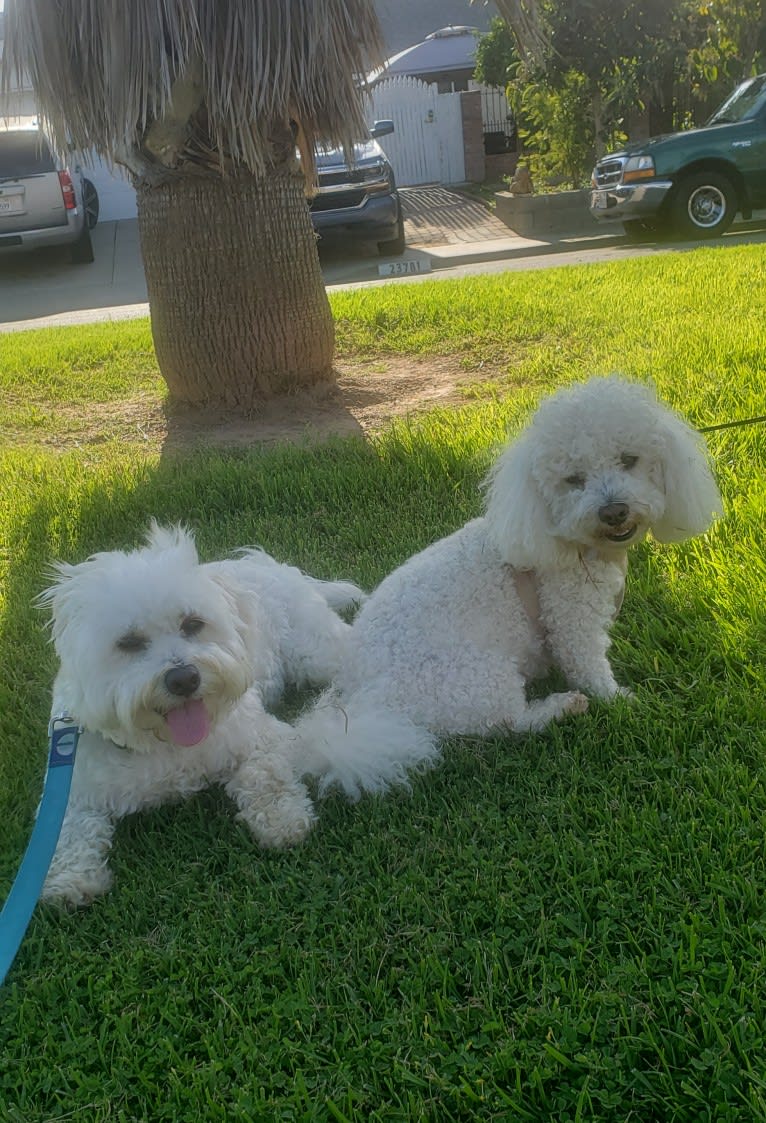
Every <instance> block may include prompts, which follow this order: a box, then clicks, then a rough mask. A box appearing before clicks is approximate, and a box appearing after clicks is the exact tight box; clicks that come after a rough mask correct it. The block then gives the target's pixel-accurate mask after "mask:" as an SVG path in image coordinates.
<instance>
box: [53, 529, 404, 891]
mask: <svg viewBox="0 0 766 1123" xmlns="http://www.w3.org/2000/svg"><path fill="white" fill-rule="evenodd" d="M55 569H56V574H57V577H56V581H55V583H54V584H53V585H52V587H51V588H50V589H48V590H47V592H45V593H43V594H42V596H41V598H40V600H41V601H42V603H43V604H45V605H48V606H50V607H51V609H52V616H53V620H52V629H53V639H54V643H55V646H56V652H57V654H58V656H59V659H60V668H59V671H58V674H57V676H56V681H55V684H54V690H53V709H52V713H53V715H54V716H56V715H58V714H60V713H61V712H62V711H66V712H68V713H69V714H70V715H71V716H72V717H73V718H75V719H76V720H77V721H78V722H79V723H80V724H81V725H82V727H83V728H84V733H83V734H82V736H81V739H80V744H79V748H78V751H77V757H76V762H75V767H74V774H73V778H72V789H71V795H70V799H69V805H68V808H67V812H66V816H65V819H64V823H63V828H62V831H61V836H60V838H59V842H58V846H57V849H56V853H55V855H54V858H53V862H52V865H51V868H50V871H49V873H48V877H47V880H46V882H45V887H44V890H43V896H44V897H45V898H48V899H60V900H63V901H65V902H67V903H69V904H71V905H84V904H87V903H88V902H89V901H90V900H92V898H93V897H95V896H97V895H99V894H101V893H104V892H105V891H106V890H107V889H108V888H109V886H110V884H111V880H112V875H111V871H110V869H109V865H108V854H109V849H110V846H111V843H112V836H113V833H114V828H115V824H116V823H117V821H118V820H119V819H121V818H122V817H123V816H125V815H127V814H129V813H131V812H134V811H138V810H140V809H141V808H145V807H153V806H157V805H159V804H161V803H165V802H167V801H169V800H172V799H178V798H180V797H183V796H186V795H189V794H190V793H192V792H196V791H199V790H200V789H201V788H203V787H206V786H207V785H209V784H213V783H220V784H222V785H223V786H224V787H225V789H226V791H227V792H228V794H229V795H230V796H231V798H232V799H233V801H234V803H235V804H236V806H237V808H238V810H239V816H238V817H239V818H241V819H242V820H244V822H245V823H246V824H247V826H248V827H249V828H250V830H251V832H252V833H253V835H254V836H255V838H256V839H257V840H258V841H259V842H260V843H261V845H263V846H270V847H279V846H287V845H291V844H293V843H295V842H298V841H299V840H300V839H302V838H303V837H304V835H305V834H306V833H307V832H308V831H309V830H310V828H311V826H312V824H313V822H314V819H315V813H314V808H313V805H312V802H311V799H310V798H309V794H308V792H307V790H306V788H305V786H304V784H303V782H302V780H301V777H302V775H304V774H307V773H309V772H314V773H316V774H318V775H321V774H322V773H323V772H324V771H325V770H326V769H327V768H328V766H329V765H330V763H332V766H333V767H334V768H341V769H342V772H343V775H344V776H345V777H346V778H347V783H348V785H349V786H350V787H352V788H353V790H354V791H355V792H356V791H357V790H358V789H359V788H360V787H361V788H364V787H365V786H366V781H365V768H367V767H368V765H369V760H368V757H369V758H372V759H374V761H375V769H374V774H373V776H374V783H375V785H376V786H380V780H379V777H380V776H381V775H383V776H385V778H386V779H385V782H386V784H388V783H392V782H394V781H395V780H396V779H397V778H398V777H399V776H403V775H404V772H405V770H406V767H407V766H408V765H409V764H411V763H417V759H419V758H420V754H418V758H416V760H414V761H411V760H409V759H408V758H406V757H405V758H400V757H399V755H398V753H399V745H400V744H401V745H402V748H403V750H404V751H405V752H407V747H408V744H409V743H410V742H408V741H407V740H406V739H402V738H399V737H398V736H397V735H396V728H395V727H394V735H393V737H390V738H389V739H387V742H386V744H383V745H381V744H379V743H378V742H377V741H376V740H375V737H374V733H375V731H374V730H373V731H371V733H372V737H371V739H369V740H368V742H367V753H365V752H364V751H362V752H361V753H359V754H358V759H356V758H355V759H354V760H350V761H349V760H347V761H342V760H338V758H337V754H336V753H335V748H334V746H333V745H332V744H330V743H326V744H324V745H323V746H316V745H312V746H311V760H310V761H308V760H307V759H304V757H303V756H302V755H301V751H302V744H301V742H300V741H299V740H297V739H296V738H295V736H294V734H293V729H292V727H291V726H290V725H288V724H286V723H284V722H282V721H278V720H277V718H276V717H274V716H273V715H272V714H270V713H268V712H267V710H268V708H269V707H270V706H272V705H273V704H274V703H275V702H277V701H278V699H279V697H280V695H281V694H282V691H283V689H284V687H285V686H286V685H287V684H295V685H296V686H299V687H300V686H304V685H320V686H325V685H327V683H328V682H329V681H330V679H331V677H332V676H333V674H334V673H335V672H337V670H338V669H339V667H340V664H341V661H342V656H343V652H344V650H345V645H346V642H347V639H348V637H349V635H350V631H351V629H350V626H349V625H348V624H347V623H345V622H344V620H342V619H341V617H340V616H339V615H337V611H336V610H338V611H340V610H343V609H346V608H350V607H352V606H355V605H356V604H358V603H359V602H361V601H362V600H363V599H364V594H363V593H362V592H361V590H360V589H358V588H357V587H356V586H355V585H352V584H349V583H346V582H341V581H337V582H325V581H318V580H315V579H313V578H310V577H307V576H305V575H304V574H302V573H301V572H300V571H299V570H298V569H295V568H293V567H291V566H288V565H282V564H280V563H278V562H276V561H275V560H274V559H273V558H271V557H269V555H268V554H265V553H263V552H261V551H258V550H245V551H241V552H240V554H239V556H238V557H235V558H231V559H228V560H224V561H218V562H210V563H207V564H200V562H199V560H198V557H197V550H196V547H195V544H194V540H193V538H192V535H191V534H190V533H188V532H187V531H185V530H183V529H181V528H174V529H171V530H166V529H162V528H160V527H158V526H156V525H154V526H153V528H152V530H151V532H150V534H149V540H148V544H147V545H146V546H145V547H143V548H141V549H138V550H134V551H131V552H127V553H125V552H122V551H112V552H104V553H99V554H95V555H94V556H93V557H91V558H89V559H88V560H87V561H84V562H82V563H80V564H79V565H68V564H64V563H62V564H59V565H58V566H56V567H55ZM346 747H348V746H347V745H346V743H345V742H343V741H342V740H341V741H340V742H339V746H338V748H339V751H342V750H343V749H344V748H346ZM387 752H388V753H389V757H390V758H389V766H388V769H386V766H385V764H384V763H383V762H384V760H385V758H386V753H387Z"/></svg>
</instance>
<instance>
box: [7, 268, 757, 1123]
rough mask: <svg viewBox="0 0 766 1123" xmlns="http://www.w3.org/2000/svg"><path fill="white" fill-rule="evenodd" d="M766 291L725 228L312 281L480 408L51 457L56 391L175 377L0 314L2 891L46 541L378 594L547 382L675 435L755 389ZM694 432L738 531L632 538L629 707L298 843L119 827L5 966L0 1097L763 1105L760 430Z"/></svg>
mask: <svg viewBox="0 0 766 1123" xmlns="http://www.w3.org/2000/svg"><path fill="white" fill-rule="evenodd" d="M765 282H766V251H764V249H762V248H761V247H748V248H731V249H729V248H721V247H716V248H710V249H705V250H699V251H694V252H690V253H684V254H667V255H662V256H658V257H657V258H643V259H635V260H631V261H626V262H624V263H619V264H612V265H597V266H583V267H577V268H566V269H557V270H550V271H544V272H543V271H540V272H537V271H536V272H533V273H529V274H507V275H504V276H493V277H478V278H472V279H466V280H464V281H460V282H446V281H445V282H437V281H433V282H427V283H421V284H414V285H411V286H403V285H391V286H389V287H384V288H375V289H364V290H358V291H354V292H344V293H338V294H335V295H334V296H333V306H334V311H335V314H336V317H337V322H338V340H339V353H340V355H341V356H342V357H346V358H358V357H362V358H366V359H369V361H370V362H376V361H378V360H382V359H385V357H387V356H390V355H392V354H395V355H401V356H413V357H415V356H418V355H421V354H427V355H429V356H434V355H437V356H438V355H445V356H457V357H458V358H459V359H460V361H461V362H462V364H463V367H464V369H465V376H466V380H465V397H466V404H465V406H464V407H463V408H462V409H460V410H457V411H455V412H451V413H448V412H437V413H433V414H428V415H426V416H424V417H422V418H419V419H418V420H417V421H414V422H411V423H409V424H404V423H401V424H398V425H396V426H394V427H393V428H391V429H390V430H387V431H385V432H383V433H381V434H380V435H379V436H377V437H376V438H375V439H374V440H371V441H367V442H363V441H361V440H359V439H355V440H345V441H340V440H335V441H331V442H329V443H327V444H325V445H320V446H317V447H305V448H301V447H276V448H268V449H267V448H257V447H256V448H251V449H248V450H237V451H232V452H228V453H227V452H221V451H217V452H213V451H204V450H202V451H196V452H193V453H189V454H188V455H186V456H179V455H177V454H176V455H174V456H172V457H170V456H168V457H164V456H162V455H161V452H160V451H158V450H156V449H154V448H147V447H146V445H145V444H142V443H141V441H139V440H135V441H130V440H127V441H118V440H111V439H103V437H104V436H106V437H107V438H108V437H109V434H108V433H106V434H102V435H99V433H98V432H92V435H91V439H89V440H87V441H82V442H81V443H80V444H79V445H77V446H73V445H71V444H70V445H69V446H67V447H65V448H64V450H63V451H61V450H60V449H59V450H55V449H54V447H53V446H54V445H55V444H56V443H57V440H58V438H59V437H61V435H62V434H64V433H65V432H66V431H67V430H66V427H67V426H68V425H70V424H72V418H73V417H74V416H75V415H76V414H78V411H79V414H82V415H86V414H88V412H89V411H90V412H91V414H93V415H95V411H96V410H97V407H99V406H102V405H104V406H108V407H109V408H110V409H112V410H113V411H117V412H119V409H120V408H121V404H122V405H125V406H126V408H127V405H128V404H129V403H132V402H134V401H135V399H136V398H137V397H138V396H140V395H144V396H146V397H149V398H153V399H155V400H157V401H160V400H161V399H162V396H163V391H162V387H161V383H160V381H159V377H158V374H157V370H156V365H155V363H154V358H153V354H152V351H151V343H150V336H149V332H148V327H147V325H146V324H145V323H141V322H139V323H130V324H124V323H121V324H104V325H95V326H93V327H88V328H73V329H67V330H66V331H39V332H34V333H28V334H24V335H12V336H11V335H0V433H2V435H3V437H4V438H5V439H4V440H3V447H4V449H5V451H4V452H2V453H0V597H1V599H0V775H1V776H2V780H1V781H0V820H1V821H2V823H3V829H2V833H1V834H0V841H1V844H0V899H2V898H3V897H4V895H5V893H6V892H7V889H8V888H9V886H10V883H11V880H12V878H13V876H14V873H15V870H16V868H17V866H18V863H19V861H20V858H21V855H22V853H23V851H24V847H25V845H26V840H27V838H28V835H29V830H30V825H31V821H32V817H33V814H34V809H35V805H36V801H37V799H38V796H39V791H40V783H41V778H42V773H43V768H44V760H45V726H46V722H47V716H48V708H49V695H50V685H51V681H52V678H53V674H54V671H55V660H54V657H53V652H52V650H51V647H50V645H49V643H48V638H47V632H46V629H45V618H44V616H43V615H41V613H40V612H38V611H37V610H36V609H34V608H33V607H32V600H33V598H34V597H35V595H36V594H37V593H38V592H39V591H40V590H41V589H42V588H43V587H44V585H45V581H46V577H45V569H46V565H47V563H48V562H49V561H50V560H51V559H52V558H56V557H60V558H65V559H67V560H70V561H76V560H79V559H81V558H83V557H85V556H86V555H87V554H89V553H90V552H92V551H94V550H96V549H108V548H113V547H125V546H132V545H135V544H137V543H138V541H139V540H140V538H141V536H142V534H143V531H144V529H145V527H146V525H147V523H148V520H149V518H150V517H151V516H155V517H157V518H158V519H159V520H161V521H175V520H183V521H184V522H186V523H188V524H189V525H191V526H192V527H193V528H194V529H195V530H196V532H197V535H198V542H199V545H200V551H201V553H202V555H203V556H204V557H205V558H212V557H216V556H219V555H221V554H223V553H225V552H226V551H228V550H229V549H231V548H234V547H235V546H238V545H242V544H246V543H252V542H259V543H261V544H262V545H263V546H265V547H266V548H267V549H269V550H270V551H272V552H273V553H274V554H276V555H277V556H278V557H280V558H283V559H284V560H287V561H290V562H293V563H296V564H299V565H301V566H303V567H305V568H307V569H309V570H311V571H312V572H314V573H316V574H317V575H320V576H328V577H329V576H343V577H349V578H352V579H355V580H357V581H359V582H360V583H362V584H364V585H366V586H368V587H369V586H372V585H374V584H375V583H376V582H377V581H379V580H380V579H381V578H382V577H383V576H384V575H385V574H386V573H387V572H388V571H389V570H390V569H391V568H392V567H393V566H394V565H396V564H397V563H398V562H399V561H401V560H403V559H404V558H405V557H407V556H408V555H409V554H411V553H412V552H413V551H414V550H416V549H418V548H420V547H422V546H424V545H426V544H427V543H428V542H430V541H433V540H434V539H435V538H437V537H439V536H441V535H443V534H445V533H447V532H449V531H451V530H452V529H454V528H455V527H456V526H458V525H460V524H461V523H462V522H464V521H465V520H466V519H467V518H469V517H472V516H473V515H474V514H476V513H477V511H478V510H479V506H480V503H479V494H478V490H477V484H478V482H479V480H480V478H481V476H482V474H483V472H484V471H485V470H486V467H487V465H488V464H489V463H490V460H491V457H492V454H493V449H494V448H495V446H496V444H497V442H498V441H499V440H500V439H501V438H502V436H503V434H504V433H505V432H506V430H508V429H511V430H514V429H517V428H518V427H519V426H520V425H521V424H523V420H524V417H525V416H526V414H527V412H528V410H529V408H530V406H531V405H532V404H533V403H534V401H535V400H537V399H538V398H539V396H540V395H541V394H542V393H544V392H547V391H549V390H551V389H554V388H555V387H556V386H558V385H561V384H563V383H565V382H567V381H570V380H572V379H579V378H583V377H586V376H587V375H588V374H590V373H606V372H608V371H612V370H621V371H623V372H624V373H625V374H627V375H629V376H631V377H635V378H639V379H644V378H648V377H652V378H653V379H654V380H655V382H656V384H657V386H658V389H659V391H660V393H661V395H662V396H663V397H664V398H665V399H666V400H667V401H669V402H670V403H672V404H673V405H675V406H676V407H677V408H679V409H681V410H682V411H683V412H684V413H685V414H686V416H687V417H688V418H689V420H690V421H691V422H692V423H693V424H696V425H706V424H714V423H716V422H720V421H726V420H730V419H732V418H735V417H744V416H749V415H753V414H757V413H764V412H766V409H765V408H764V403H765V402H766V370H765V367H766V283H765ZM488 366H491V367H492V369H493V372H494V373H495V374H496V375H497V374H498V372H499V377H495V378H494V380H493V382H492V383H491V384H490V385H486V384H484V383H483V382H482V371H483V370H484V369H485V368H486V367H488ZM709 443H710V448H711V452H712V455H713V457H714V461H715V465H716V473H717V476H718V478H719V481H720V484H721V487H722V490H723V494H724V499H725V505H726V510H727V518H726V520H725V521H723V522H721V523H720V524H718V525H717V526H716V528H715V529H714V530H713V531H712V532H711V533H710V534H709V535H707V536H706V537H705V538H702V539H699V540H697V541H694V542H691V543H687V544H683V545H679V546H675V547H663V548H660V547H657V546H655V545H654V544H652V543H645V544H643V545H641V546H640V547H638V548H636V549H635V550H634V551H633V552H632V555H631V569H630V576H629V584H628V590H627V596H626V601H625V605H624V607H623V610H622V613H621V615H620V617H619V619H618V621H617V623H616V626H615V629H614V647H613V663H614V666H615V668H616V672H617V676H618V678H619V679H620V681H622V682H623V683H625V684H628V685H631V686H632V687H633V688H634V689H635V691H636V699H635V701H634V702H633V703H632V704H628V703H626V702H619V703H617V704H615V705H604V704H599V705H593V706H592V707H591V710H590V712H589V713H588V714H586V715H584V716H583V717H578V718H576V719H574V718H573V719H571V720H568V721H567V722H566V723H564V724H562V725H561V726H557V727H556V728H554V729H552V730H550V731H549V732H546V733H545V734H544V735H534V736H532V735H528V736H518V737H496V738H491V739H489V740H486V741H483V742H481V741H478V740H472V739H471V740H462V741H455V742H453V743H452V744H450V745H449V746H448V748H447V751H446V753H445V759H444V763H443V764H442V765H441V766H440V767H439V768H438V770H436V771H435V772H433V773H431V774H430V775H428V776H423V777H419V778H417V779H416V780H415V781H414V783H413V787H412V792H411V793H410V794H407V793H396V794H394V795H393V796H391V797H390V798H388V799H385V800H373V799H364V800H362V801H361V802H360V803H359V804H357V805H355V806H349V805H347V804H346V803H344V802H343V800H341V799H340V798H339V797H335V796H333V797H331V798H330V799H329V800H327V801H325V802H324V803H323V804H322V807H321V817H320V822H319V826H318V829H317V830H316V832H315V833H314V834H313V836H312V837H311V838H310V839H309V840H308V841H307V842H306V844H304V845H303V846H302V847H300V848H299V849H297V850H295V851H292V852H288V853H281V854H280V853H276V854H275V853H270V854H262V853H260V852H259V851H258V850H257V848H256V846H255V844H254V843H253V841H252V840H251V838H250V837H249V835H248V834H247V831H246V829H245V828H244V827H242V826H240V825H239V824H237V823H236V822H235V821H234V816H233V814H232V811H231V808H230V807H229V805H228V803H227V800H226V799H225V797H223V796H222V795H221V794H220V793H219V792H216V791H210V792H207V793H204V794H202V795H200V796H199V797H196V798H194V799H192V800H190V801H189V802H187V803H184V804H181V805H178V806H174V807H166V808H162V809H160V810H158V811H155V812H152V813H147V814H142V815H140V816H136V817H134V818H131V819H129V820H126V821H124V822H123V823H122V824H121V826H120V827H119V829H118V832H117V840H116V846H115V851H114V857H113V867H114V870H115V874H116V881H115V887H114V889H113V891H112V892H111V893H110V894H109V895H108V896H107V897H105V898H104V899H103V900H101V901H99V902H98V903H96V904H95V905H94V906H92V907H91V908H90V909H89V910H86V911H83V912H80V913H76V914H72V913H64V912H60V911H57V910H55V909H51V908H44V907H41V908H39V909H38V911H37V913H36V914H35V917H34V918H33V922H32V925H31V927H30V930H29V933H28V935H27V938H26V941H25V943H24V945H23V947H22V949H21V952H20V954H19V956H18V959H17V960H16V963H15V965H14V967H13V969H12V972H11V975H10V978H9V981H8V982H7V984H6V986H5V987H4V988H3V989H2V991H0V1056H2V1058H3V1063H2V1064H0V1103H2V1105H3V1108H2V1111H0V1116H1V1117H2V1119H3V1120H6V1119H7V1120H8V1121H9V1123H43V1121H48V1120H54V1119H67V1120H74V1121H76V1123H102V1121H103V1123H105V1121H106V1120H109V1121H110V1123H160V1121H168V1123H180V1121H182V1123H186V1121H189V1123H198V1121H200V1120H204V1121H208V1120H210V1121H221V1123H229V1121H230V1120H242V1121H252V1120H255V1121H258V1123H260V1121H263V1123H271V1121H296V1123H297V1121H317V1123H323V1121H325V1120H329V1121H341V1123H344V1121H350V1123H367V1121H371V1123H388V1121H402V1123H404V1121H409V1120H413V1121H420V1123H442V1121H453V1120H455V1121H457V1120H461V1121H471V1120H482V1121H484V1120H497V1121H500V1120H514V1121H515V1120H520V1121H548V1120H555V1121H575V1120H579V1121H583V1123H585V1121H599V1123H623V1121H628V1120H630V1121H636V1123H680V1121H684V1123H687V1121H688V1123H692V1121H694V1123H698V1121H700V1123H701V1121H709V1123H722V1121H731V1123H735V1121H736V1123H750V1121H757V1120H764V1121H766V860H765V859H766V850H765V846H764V836H765V834H766V722H765V720H764V717H765V713H766V702H765V701H764V699H766V682H765V679H766V670H765V669H764V667H765V664H764V649H765V648H766V643H765V641H766V625H765V623H764V621H765V620H766V612H765V610H764V605H765V604H766V542H765V538H766V536H765V534H764V524H766V475H765V471H764V470H765V469H766V426H754V427H749V428H743V429H733V430H727V431H724V432H721V433H715V434H712V435H711V437H710V441H709Z"/></svg>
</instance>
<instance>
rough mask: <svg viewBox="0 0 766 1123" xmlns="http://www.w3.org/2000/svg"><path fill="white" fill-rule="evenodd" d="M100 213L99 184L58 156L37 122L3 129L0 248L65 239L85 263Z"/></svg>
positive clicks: (74, 258) (59, 243)
mask: <svg viewBox="0 0 766 1123" xmlns="http://www.w3.org/2000/svg"><path fill="white" fill-rule="evenodd" d="M97 219H98V195H97V193H96V189H95V187H94V186H93V184H92V183H91V182H90V180H88V179H85V178H84V177H83V175H82V173H81V171H80V169H79V167H74V168H71V169H70V168H68V167H67V166H66V164H65V163H64V162H63V161H61V160H59V159H58V158H57V157H56V155H55V154H54V152H53V149H52V147H51V145H50V143H49V141H48V139H47V138H46V136H45V134H44V133H43V132H42V131H41V130H40V128H39V127H38V126H37V125H36V124H34V123H30V124H25V125H19V126H11V127H9V128H6V129H0V251H3V250H5V249H14V248H15V249H38V248H40V247H42V246H64V245H67V246H69V253H70V256H71V259H72V261H73V262H75V263H78V264H87V263H89V262H91V261H93V247H92V245H91V240H90V231H91V228H92V227H93V226H95V224H96V220H97Z"/></svg>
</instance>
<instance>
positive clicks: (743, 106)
mask: <svg viewBox="0 0 766 1123" xmlns="http://www.w3.org/2000/svg"><path fill="white" fill-rule="evenodd" d="M764 93H766V74H759V75H758V77H757V78H749V79H748V80H747V82H743V83H742V85H741V86H737V88H736V90H735V91H734V93H733V94H730V95H729V97H727V99H726V101H725V102H724V103H723V105H719V107H718V109H716V111H715V113H714V114H713V116H712V117H711V118H710V119H709V121H707V124H708V125H725V124H728V123H730V122H734V121H744V119H745V118H746V117H752V115H753V110H754V109H755V108H756V106H757V105H758V103H759V102H761V101H762V100H763V95H764Z"/></svg>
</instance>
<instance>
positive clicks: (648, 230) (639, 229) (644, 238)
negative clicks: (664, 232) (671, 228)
mask: <svg viewBox="0 0 766 1123" xmlns="http://www.w3.org/2000/svg"><path fill="white" fill-rule="evenodd" d="M622 229H623V231H624V232H625V241H626V242H630V243H631V245H634V246H637V245H640V244H641V243H642V242H654V241H656V240H657V238H658V237H659V230H658V229H657V227H656V226H653V225H652V224H651V223H650V222H641V220H640V219H637V218H633V219H631V220H630V221H629V222H623V224H622Z"/></svg>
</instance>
